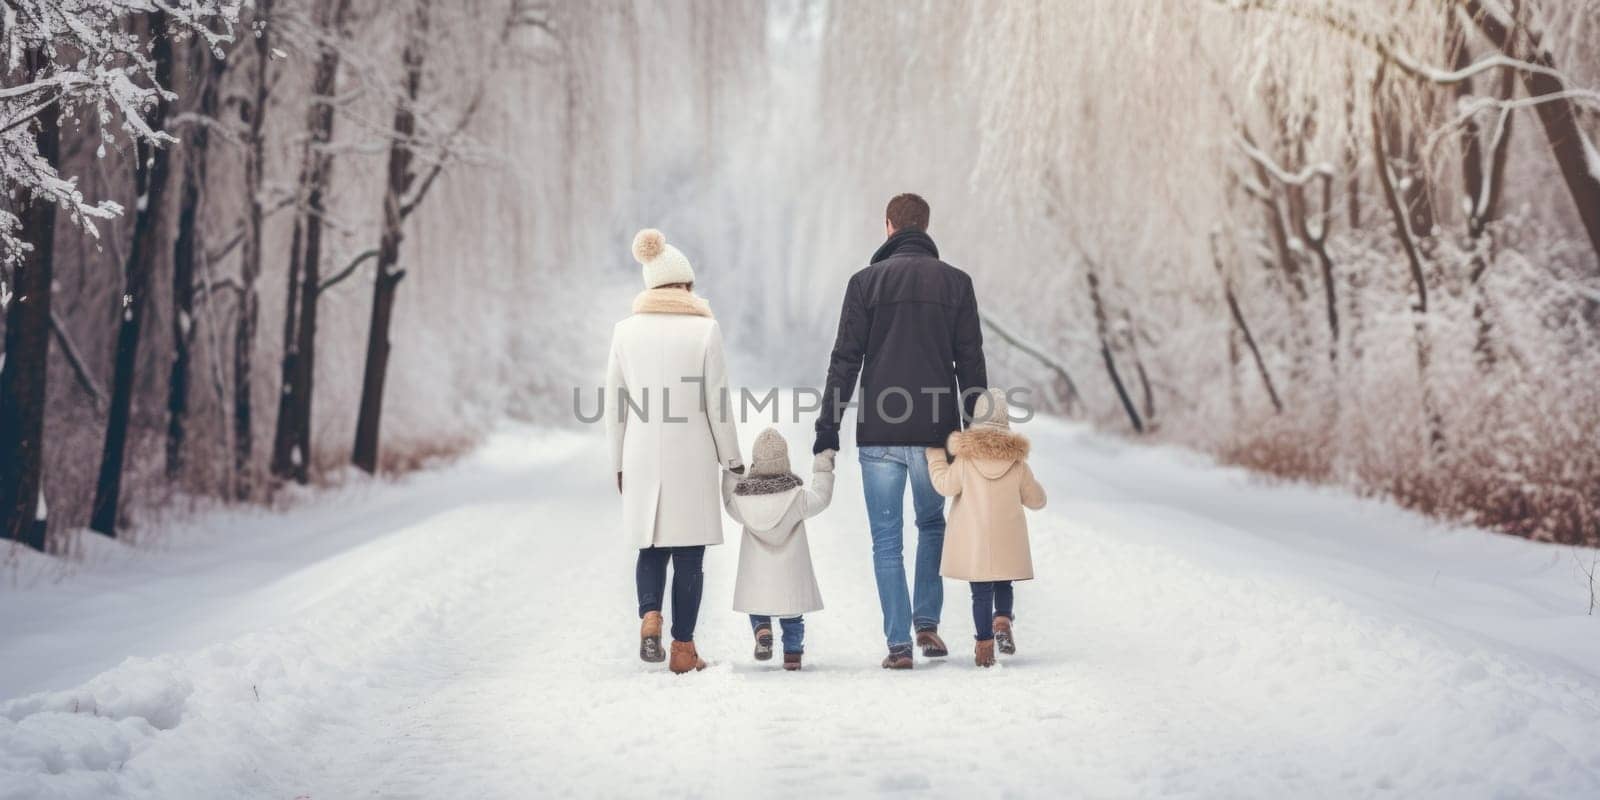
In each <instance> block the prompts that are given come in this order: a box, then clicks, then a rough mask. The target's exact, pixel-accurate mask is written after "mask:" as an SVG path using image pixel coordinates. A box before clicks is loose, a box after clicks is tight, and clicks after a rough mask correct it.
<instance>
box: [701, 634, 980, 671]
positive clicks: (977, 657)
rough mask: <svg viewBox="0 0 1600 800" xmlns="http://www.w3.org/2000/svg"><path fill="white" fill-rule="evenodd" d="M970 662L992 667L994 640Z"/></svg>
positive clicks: (976, 653)
mask: <svg viewBox="0 0 1600 800" xmlns="http://www.w3.org/2000/svg"><path fill="white" fill-rule="evenodd" d="M673 646H674V647H676V646H677V644H676V643H674V644H673ZM972 661H973V663H975V664H977V665H978V666H980V667H992V666H994V640H993V639H984V640H982V641H980V642H978V646H977V647H976V648H975V649H974V650H973V658H972Z"/></svg>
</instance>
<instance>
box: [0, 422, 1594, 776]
mask: <svg viewBox="0 0 1600 800" xmlns="http://www.w3.org/2000/svg"><path fill="white" fill-rule="evenodd" d="M759 427H760V426H759V425H754V424H747V425H745V426H744V427H743V428H742V430H741V434H742V435H743V437H744V438H745V441H746V443H747V445H748V442H749V440H750V439H751V438H753V437H754V434H755V433H756V432H757V430H758V429H759ZM782 427H783V428H784V430H785V433H786V435H788V436H789V437H790V441H791V445H792V447H793V448H794V450H795V451H796V462H797V464H798V463H800V462H801V461H803V459H801V458H799V451H802V450H804V449H806V448H807V446H808V445H809V438H808V437H807V436H806V433H805V426H803V425H795V424H788V425H784V426H782ZM1024 431H1025V432H1026V433H1027V434H1029V435H1030V436H1031V437H1032V438H1033V439H1034V452H1035V457H1034V462H1035V469H1036V472H1037V473H1038V474H1039V476H1040V478H1041V480H1042V481H1043V482H1044V484H1045V486H1046V488H1047V490H1048V491H1049V493H1050V496H1051V505H1050V507H1049V508H1048V509H1047V510H1046V511H1045V512H1043V513H1042V514H1039V515H1035V516H1034V518H1033V520H1034V521H1033V546H1034V558H1035V563H1036V566H1037V569H1038V573H1039V576H1040V578H1039V580H1036V581H1034V582H1031V583H1026V584H1019V587H1018V592H1017V595H1018V622H1017V630H1018V640H1019V648H1020V654H1019V655H1017V656H1016V657H1013V658H1010V659H1007V660H1004V661H1003V662H1002V665H1001V666H1000V667H999V668H997V669H993V670H987V671H983V670H978V669H976V668H974V667H972V666H971V659H970V644H969V636H970V626H971V622H970V616H969V614H968V611H967V598H966V587H965V586H964V585H962V584H959V583H956V582H950V581H947V582H946V603H945V632H946V634H947V638H948V639H949V641H950V642H951V644H952V647H953V648H954V650H955V653H954V655H952V657H950V658H949V659H946V660H943V661H938V662H929V661H925V660H921V659H919V661H918V665H917V669H916V670H915V671H913V672H911V673H909V674H907V673H888V672H885V671H883V670H880V669H879V668H878V667H877V661H878V659H879V658H880V656H881V650H882V641H881V636H880V632H879V628H880V619H879V615H878V610H877V602H876V595H875V592H874V589H873V583H872V572H871V563H870V557H869V544H868V538H867V534H866V525H865V522H864V511H863V508H862V502H861V492H860V484H859V471H858V469H857V467H856V465H855V462H854V450H853V449H847V452H846V453H845V457H843V458H841V460H840V464H841V468H840V471H839V484H838V488H837V491H836V494H835V501H834V506H833V508H832V509H830V510H829V511H828V512H827V513H826V514H825V515H824V516H823V517H822V518H820V519H819V520H817V521H816V523H815V524H814V525H813V526H812V528H811V540H812V548H813V552H814V556H815V559H816V562H817V571H818V574H819V577H820V580H821V583H822V589H823V593H824V596H825V598H826V599H827V602H828V609H827V610H825V611H823V612H821V613H818V614H815V615H808V617H807V621H808V641H807V654H806V670H805V671H804V672H802V673H799V674H788V673H784V672H782V671H781V669H779V668H778V667H776V666H773V665H772V664H771V663H769V664H758V663H757V662H754V661H752V660H751V659H750V657H749V633H748V630H749V629H748V626H747V624H746V622H745V621H744V619H743V618H742V617H740V616H738V615H736V614H734V613H733V612H731V611H729V610H728V605H729V602H730V599H731V596H732V571H733V566H734V563H735V559H736V557H737V552H736V547H737V545H736V544H735V543H736V542H737V535H736V534H737V531H736V530H734V529H733V528H732V527H731V526H730V528H729V530H728V538H729V542H730V544H729V545H728V546H724V547H722V548H717V549H714V550H713V551H712V553H711V554H710V555H709V557H708V561H707V570H708V576H707V587H706V598H705V606H704V609H703V611H702V617H701V624H700V632H699V634H698V636H697V638H698V640H699V643H700V648H701V651H702V653H703V654H704V655H705V656H706V657H707V658H708V659H709V660H711V661H712V662H713V664H712V666H711V668H710V669H708V670H707V671H706V672H704V673H701V674H697V675H692V676H685V677H676V676H673V675H670V674H668V673H667V672H666V670H665V668H664V665H646V664H642V663H640V662H639V661H638V660H637V657H636V655H635V651H636V646H637V642H636V638H635V637H636V632H637V621H636V620H635V619H634V615H633V610H632V604H633V589H632V571H633V567H632V552H631V551H629V550H627V549H626V548H625V547H624V545H623V544H622V542H621V541H620V537H619V536H618V535H617V534H616V533H615V530H614V529H615V527H616V524H617V520H618V517H619V510H618V504H617V502H616V500H615V495H614V490H613V489H611V485H610V480H609V476H608V475H607V474H606V467H605V463H604V457H603V455H602V454H603V448H601V447H600V446H599V439H598V434H594V435H589V434H576V433H570V432H559V433H551V432H530V431H513V432H508V433H506V434H504V435H502V436H500V437H498V438H497V439H495V440H494V441H493V442H492V443H491V444H490V445H489V446H487V447H485V448H484V449H483V450H482V451H480V452H479V453H477V454H476V455H475V456H473V457H472V458H470V459H467V460H466V461H465V462H463V463H461V464H458V465H456V466H452V467H450V468H447V469H443V470H440V471H437V472H433V473H427V474H423V475H418V476H412V477H410V478H407V479H405V480H404V481H401V482H399V483H395V484H386V485H370V484H368V485H361V486H357V487H353V488H347V489H344V490H340V491H336V492H331V493H329V494H328V495H327V496H326V497H324V498H321V499H319V500H318V501H316V502H314V503H311V504H308V505H306V506H305V507H303V508H300V509H297V510H294V511H291V512H288V513H285V514H281V515H260V514H258V515H249V514H245V513H243V512H238V513H235V514H231V515H230V514H218V515H214V516H212V517H208V518H206V519H204V520H202V521H201V522H202V523H203V524H202V525H201V527H205V526H207V525H209V526H210V527H212V528H216V529H219V530H217V531H216V535H215V536H214V537H206V536H198V537H190V538H193V539H198V542H186V543H184V544H182V545H174V546H173V547H171V548H169V551H168V552H161V553H154V554H147V553H146V554H138V555H135V556H131V557H130V556H120V557H107V558H106V559H104V561H106V562H109V563H100V564H93V565H90V566H89V567H86V568H85V569H84V570H83V571H82V572H81V574H78V575H74V576H71V577H69V578H67V579H66V580H62V581H59V582H39V583H37V584H36V585H32V586H27V587H23V588H4V589H0V608H4V609H5V612H4V614H3V616H0V697H9V698H15V699H11V700H9V701H6V702H4V703H0V798H34V797H85V798H88V797H152V798H154V797H160V798H214V797H263V798H283V799H284V800H288V799H289V798H296V797H309V798H348V797H357V796H361V797H418V798H424V797H426V798H437V797H533V796H571V795H585V796H588V795H601V796H655V795H657V794H662V795H665V796H681V795H688V796H745V795H751V794H754V793H758V792H759V793H763V794H769V795H777V796H815V795H819V794H820V795H827V794H840V795H859V794H871V793H894V792H905V793H909V794H925V793H929V792H933V793H938V794H941V795H947V794H956V793H972V794H977V793H980V792H983V793H987V792H996V791H997V792H999V793H1001V794H1003V795H1015V796H1092V797H1120V796H1140V797H1149V796H1165V795H1175V796H1187V797H1197V796H1246V797H1281V796H1339V797H1348V796H1393V797H1428V796H1432V797H1452V798H1460V797H1503V796H1548V797H1579V796H1586V797H1594V796H1597V795H1600V736H1597V735H1596V734H1597V732H1600V618H1590V617H1585V616H1584V614H1583V612H1584V610H1585V605H1586V602H1587V592H1588V589H1587V587H1586V586H1585V585H1584V584H1582V583H1580V581H1579V573H1578V571H1577V569H1576V567H1575V563H1574V559H1573V554H1572V552H1571V551H1570V550H1568V549H1565V548H1554V547H1544V546H1538V545H1533V544H1530V543H1528V542H1523V541H1519V540H1513V539H1510V538H1507V537H1501V536H1495V535H1490V534H1485V533H1481V532H1476V531H1462V530H1455V531H1448V530H1440V529H1434V528H1431V527H1429V526H1427V525H1425V524H1424V523H1422V522H1420V521H1419V520H1418V519H1417V518H1415V517H1413V516H1411V515H1409V514H1405V513H1402V512H1399V511H1396V510H1394V509H1391V508H1389V507H1387V506H1384V505H1382V504H1378V503H1371V502H1364V501H1357V500H1353V499H1351V498H1349V497H1346V496H1344V495H1341V494H1339V493H1336V492H1327V491H1317V490H1310V489H1304V488H1294V487H1278V488H1271V487H1262V486H1258V485H1254V484H1253V483H1252V482H1251V481H1250V479H1249V478H1248V477H1247V476H1245V475H1243V474H1241V473H1239V472H1237V471H1233V470H1225V469H1219V468H1216V467H1215V466H1213V465H1211V464H1210V463H1209V462H1207V461H1205V460H1204V459H1201V458H1199V457H1196V456H1193V455H1189V454H1185V453H1181V452H1176V451H1171V450H1167V449H1159V448H1143V447H1137V446H1131V445H1128V444H1125V443H1122V442H1119V441H1116V440H1114V439H1109V438H1106V437H1102V436H1099V435H1095V434H1092V433H1089V432H1087V431H1085V430H1083V429H1081V428H1079V427H1076V426H1071V425H1066V424H1062V423H1059V422H1053V421H1049V420H1036V421H1034V422H1031V423H1029V424H1028V425H1026V426H1025V427H1024ZM847 448H848V445H847ZM908 538H910V539H912V540H914V537H908ZM909 549H910V545H909V543H908V550H909ZM1586 557H1587V556H1586ZM129 656H133V657H131V658H130V657H129Z"/></svg>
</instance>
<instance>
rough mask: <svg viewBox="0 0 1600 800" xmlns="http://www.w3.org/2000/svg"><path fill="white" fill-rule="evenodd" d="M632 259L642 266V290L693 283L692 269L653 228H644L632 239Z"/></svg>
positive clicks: (687, 261)
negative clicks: (673, 284) (671, 284)
mask: <svg viewBox="0 0 1600 800" xmlns="http://www.w3.org/2000/svg"><path fill="white" fill-rule="evenodd" d="M633 257H634V259H635V260H637V261H638V262H639V263H640V264H643V265H644V288H646V289H654V288H656V287H657V286H666V285H667V284H669V283H694V267H691V266H689V259H688V258H686V257H684V255H683V253H682V252H679V250H678V248H676V247H673V246H672V245H670V244H667V237H666V236H665V235H663V234H662V233H661V231H658V230H656V229H655V228H645V229H644V230H642V231H639V232H638V233H637V234H635V235H634V237H633Z"/></svg>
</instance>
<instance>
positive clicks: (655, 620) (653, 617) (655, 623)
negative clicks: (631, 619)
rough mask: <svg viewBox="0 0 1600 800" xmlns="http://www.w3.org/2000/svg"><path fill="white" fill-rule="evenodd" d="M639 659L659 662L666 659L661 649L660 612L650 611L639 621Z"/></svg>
mask: <svg viewBox="0 0 1600 800" xmlns="http://www.w3.org/2000/svg"><path fill="white" fill-rule="evenodd" d="M639 660H640V661H648V662H651V663H660V662H662V661H666V660H667V654H666V652H665V651H663V650H662V649H661V612H660V611H651V612H649V613H647V614H645V615H644V619H643V620H642V621H641V622H640V623H639Z"/></svg>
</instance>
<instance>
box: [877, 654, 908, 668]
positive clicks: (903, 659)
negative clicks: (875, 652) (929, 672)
mask: <svg viewBox="0 0 1600 800" xmlns="http://www.w3.org/2000/svg"><path fill="white" fill-rule="evenodd" d="M883 668H884V669H911V651H910V650H906V651H903V652H895V651H893V650H890V651H889V655H887V656H884V659H883Z"/></svg>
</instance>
